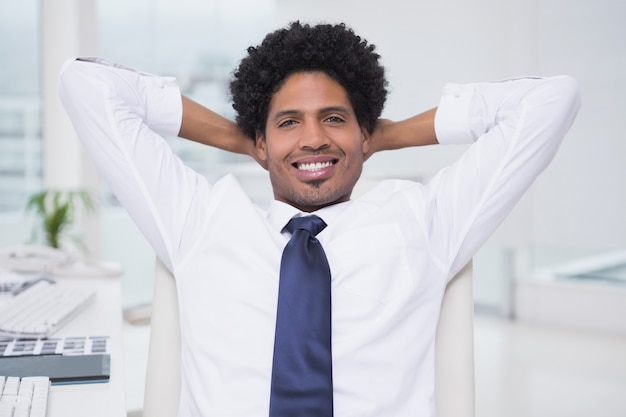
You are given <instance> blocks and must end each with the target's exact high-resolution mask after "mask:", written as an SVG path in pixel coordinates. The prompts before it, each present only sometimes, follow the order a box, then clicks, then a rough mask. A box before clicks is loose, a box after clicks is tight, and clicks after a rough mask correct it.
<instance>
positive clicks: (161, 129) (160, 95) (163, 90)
mask: <svg viewBox="0 0 626 417" xmlns="http://www.w3.org/2000/svg"><path fill="white" fill-rule="evenodd" d="M145 81H146V85H147V86H148V87H149V88H147V92H148V108H147V109H146V110H147V111H146V116H145V122H146V124H147V125H148V126H150V129H152V130H154V131H155V132H156V133H158V134H159V135H161V136H178V133H179V132H180V127H181V124H182V120H183V102H182V97H181V93H180V88H179V87H178V83H177V82H176V79H175V78H173V77H157V76H154V75H147V76H146V77H145Z"/></svg>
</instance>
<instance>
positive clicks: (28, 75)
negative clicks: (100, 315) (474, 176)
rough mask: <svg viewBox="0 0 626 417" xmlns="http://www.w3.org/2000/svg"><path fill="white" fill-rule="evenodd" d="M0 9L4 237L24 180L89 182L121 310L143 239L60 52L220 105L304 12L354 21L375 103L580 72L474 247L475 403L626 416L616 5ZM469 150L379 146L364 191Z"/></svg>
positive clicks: (60, 184)
mask: <svg viewBox="0 0 626 417" xmlns="http://www.w3.org/2000/svg"><path fill="white" fill-rule="evenodd" d="M0 6H2V10H3V13H0V248H2V247H10V246H12V245H20V244H23V243H25V242H27V241H28V239H29V237H30V231H31V228H32V226H33V219H32V218H31V217H30V216H28V215H26V214H25V212H24V207H25V204H26V201H27V199H28V197H29V196H30V195H32V194H33V193H35V192H38V191H40V190H43V189H48V188H78V187H81V188H86V189H90V190H92V191H94V193H95V194H97V195H98V200H99V209H98V210H97V212H96V213H95V214H93V215H89V216H85V218H84V219H83V220H82V222H81V225H80V232H81V234H82V236H83V239H84V241H85V243H86V245H87V247H88V250H89V252H88V253H89V254H90V255H89V256H92V257H94V258H96V259H101V260H109V261H114V262H117V263H119V264H120V265H121V266H122V267H123V268H124V271H125V274H124V276H123V278H122V289H123V294H122V297H123V298H122V299H123V304H124V307H125V308H132V307H135V306H138V305H142V304H145V303H149V302H150V299H151V291H152V283H153V282H152V275H153V271H154V252H153V251H152V250H151V248H150V247H149V246H148V245H147V243H146V242H145V240H144V239H143V237H142V236H141V235H140V234H139V232H138V231H137V229H136V228H135V226H134V225H133V224H132V222H131V221H130V219H129V218H128V216H127V215H126V213H125V212H124V211H123V209H122V208H121V207H119V205H118V204H117V202H116V200H115V198H114V197H113V196H112V195H111V194H110V192H109V191H108V189H107V187H106V184H103V183H101V182H100V181H99V179H98V177H97V175H96V173H95V172H94V170H93V167H92V166H91V164H90V163H89V161H88V160H86V159H85V158H84V155H83V154H82V150H81V148H80V146H79V144H78V143H77V139H76V137H75V134H74V132H73V129H72V127H71V125H70V124H69V121H68V120H67V118H66V116H65V114H64V112H63V110H62V108H61V107H60V104H59V102H58V99H57V95H56V79H57V77H58V73H59V70H60V68H61V66H62V64H63V62H64V61H65V60H66V59H68V58H71V57H73V56H76V55H100V56H104V57H106V58H108V59H110V60H113V61H117V62H120V63H122V64H124V65H127V66H131V67H135V68H137V69H141V70H143V71H147V72H152V73H157V74H161V75H170V76H175V77H176V78H177V79H178V81H179V83H180V85H181V88H182V90H183V93H185V94H186V95H189V96H191V97H192V98H194V99H195V100H197V101H199V102H201V103H203V104H205V105H207V106H208V107H210V108H212V109H213V110H215V111H217V112H218V113H221V114H223V115H224V116H226V117H229V118H232V117H234V115H233V111H232V109H231V107H230V103H229V98H228V81H229V78H230V75H231V72H232V70H233V69H234V68H235V67H236V65H237V63H238V61H239V59H241V58H242V57H243V56H244V54H245V50H246V48H247V47H248V46H249V45H256V44H258V43H259V42H260V41H261V39H262V37H263V36H264V35H265V34H266V33H267V32H268V31H271V30H274V29H275V28H277V27H280V26H284V25H286V24H287V23H288V22H289V21H292V20H296V19H300V20H302V21H306V22H311V23H316V22H331V23H337V22H346V23H347V24H348V25H349V26H351V27H352V28H353V29H354V30H355V31H356V32H357V33H358V34H360V35H361V36H362V37H364V38H365V39H367V40H368V41H369V42H371V43H374V44H375V45H376V46H377V48H378V51H379V53H380V54H381V55H382V62H383V65H384V66H385V67H386V69H387V73H388V79H389V83H390V96H389V99H388V104H387V107H386V109H385V112H384V114H383V116H384V117H386V118H391V119H402V118H405V117H409V116H411V115H414V114H416V113H418V112H421V111H423V110H426V109H428V108H431V107H433V106H435V105H436V104H437V102H438V99H439V94H440V91H441V88H442V87H443V85H444V84H445V83H447V82H470V81H482V80H492V79H502V78H509V77H516V76H522V75H556V74H569V75H572V76H574V77H575V78H576V79H578V81H579V83H580V87H581V92H582V103H583V104H582V108H581V111H580V113H579V116H578V118H577V120H576V122H575V123H574V125H573V127H572V129H571V131H570V133H569V134H568V136H567V138H566V140H565V142H564V144H563V146H562V149H561V151H560V153H559V154H558V155H557V157H556V159H555V160H554V162H553V163H552V165H551V166H550V167H549V168H548V169H547V171H546V172H545V173H544V174H542V175H541V177H540V178H539V179H538V180H537V181H536V182H535V184H534V185H533V186H532V188H531V189H530V191H529V192H528V193H527V195H526V196H525V197H524V198H523V200H522V201H521V202H520V204H519V205H518V206H517V208H516V209H515V210H514V212H513V213H512V214H511V215H510V216H509V218H508V219H507V220H506V221H505V223H504V224H503V225H502V226H501V227H500V228H499V229H498V231H497V233H496V234H495V235H494V236H493V237H492V238H491V239H490V241H489V242H488V243H487V245H485V247H484V249H483V250H481V252H480V253H478V254H477V256H476V258H475V263H474V266H475V304H476V311H477V323H476V357H477V370H476V372H477V415H478V416H479V417H481V416H484V417H486V416H491V415H494V416H495V415H499V416H502V415H506V416H516V415H520V416H522V415H524V416H544V415H545V416H548V415H549V416H559V415H562V416H578V415H580V416H583V415H588V414H589V413H592V414H593V415H602V416H625V415H626V396H624V395H623V393H624V392H626V164H625V163H624V158H625V155H626V140H625V139H626V137H625V135H626V133H625V132H626V129H625V126H624V124H625V123H626V101H625V100H624V97H626V84H622V83H623V82H624V81H623V80H622V78H623V74H626V44H625V41H626V25H624V24H623V22H624V21H625V20H626V3H624V2H623V1H621V0H597V1H594V2H587V1H582V0H518V1H500V0H475V1H469V2H468V1H463V0H443V1H438V2H433V1H430V2H426V1H419V0H418V1H413V2H406V1H404V0H402V1H401V0H387V1H385V2H374V1H363V0H360V1H356V0H344V1H329V0H318V1H315V2H311V1H304V0H289V1H287V0H21V1H20V2H13V1H11V2H9V0H0ZM168 140H170V142H171V145H172V147H173V148H174V149H175V150H176V152H177V153H178V154H179V155H180V156H181V158H183V159H184V160H185V161H186V162H187V163H188V164H189V165H190V166H192V167H193V168H194V169H196V170H198V171H199V172H201V173H203V174H204V175H206V176H207V177H208V178H210V179H216V178H218V177H220V176H222V175H224V174H225V173H226V172H233V173H235V175H236V176H237V177H238V178H239V179H240V181H241V182H242V183H243V184H244V186H245V187H246V188H247V189H248V191H249V193H250V195H251V196H252V197H253V199H254V200H255V201H257V202H258V203H259V204H260V205H262V206H264V205H266V204H267V203H268V202H269V200H270V199H271V191H270V188H269V182H268V179H267V176H266V173H265V172H264V171H263V170H261V169H260V168H259V167H257V166H256V165H255V164H254V163H253V162H251V161H250V160H249V159H247V158H245V157H241V156H235V155H230V154H227V153H224V152H221V151H217V150H215V149H210V148H206V147H202V146H199V145H195V144H191V143H187V142H185V141H183V140H180V139H176V138H168ZM463 150H464V148H463V146H455V147H430V148H420V149H410V150H403V151H401V152H388V153H383V154H377V155H375V156H374V157H373V158H371V159H370V160H369V161H368V163H367V164H366V165H367V166H366V168H365V172H364V176H363V180H362V181H361V183H360V185H359V187H358V189H357V191H358V192H361V191H363V190H365V189H367V188H368V187H369V186H371V185H372V184H374V183H375V182H377V181H379V180H380V179H382V178H385V177H403V178H410V179H415V180H418V181H428V179H429V178H430V177H431V176H432V175H433V174H434V173H435V172H437V171H438V170H439V169H441V168H442V167H444V166H446V165H447V164H449V163H450V162H451V161H453V160H454V159H455V158H457V157H458V156H459V155H460V154H461V153H462V152H463ZM147 332H149V327H144V328H142V329H136V328H129V333H128V338H129V340H130V341H133V343H132V344H133V345H135V346H142V343H144V341H145V340H146V334H147ZM129 344H131V343H129ZM128 355H131V356H132V355H138V356H140V354H139V353H137V351H136V350H135V351H132V350H131V351H130V352H129V353H128ZM127 363H131V361H127ZM138 363H141V361H138ZM142 372H143V371H142V369H141V367H140V366H139V368H138V369H137V370H132V369H131V370H129V376H128V379H129V383H128V382H127V386H128V387H127V388H128V390H129V393H128V403H129V409H134V408H137V407H140V403H141V395H142V389H143V387H142V382H141V381H142V380H141V378H142V375H143V374H142ZM133 378H135V379H133Z"/></svg>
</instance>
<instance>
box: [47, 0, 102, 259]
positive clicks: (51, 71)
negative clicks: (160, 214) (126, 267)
mask: <svg viewBox="0 0 626 417" xmlns="http://www.w3.org/2000/svg"><path fill="white" fill-rule="evenodd" d="M40 1H41V2H40V5H41V37H42V38H41V39H42V43H41V44H42V56H41V62H42V83H43V85H42V91H43V121H44V123H43V163H44V181H43V182H44V186H45V187H46V188H56V189H76V188H83V189H87V190H90V192H92V194H93V195H94V196H97V195H98V180H97V175H96V173H95V169H94V168H93V166H92V165H91V164H90V163H89V160H88V159H87V158H86V157H85V155H84V153H83V150H82V148H81V145H80V144H79V142H78V139H77V137H76V133H75V132H74V128H73V127H72V124H71V122H70V120H69V118H68V116H67V115H66V113H65V111H64V109H63V107H62V105H61V103H60V101H59V98H58V92H57V84H58V77H59V72H60V70H61V67H62V66H63V63H64V62H65V61H66V60H67V59H69V58H71V57H74V56H78V55H97V47H98V45H97V16H96V1H95V0H40ZM98 223H99V222H98V218H97V216H85V217H84V219H83V221H82V222H81V224H80V227H79V229H81V230H79V233H80V234H81V235H82V236H83V242H84V243H85V244H86V246H87V249H88V251H89V253H91V254H93V255H96V256H97V253H98V245H97V242H98V241H99V236H98V227H97V225H98Z"/></svg>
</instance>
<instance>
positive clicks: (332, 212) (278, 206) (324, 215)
mask: <svg viewBox="0 0 626 417" xmlns="http://www.w3.org/2000/svg"><path fill="white" fill-rule="evenodd" d="M351 203H352V200H350V201H346V202H344V203H338V204H333V205H330V206H326V207H324V208H321V209H319V210H317V211H314V212H312V213H303V212H301V211H300V210H298V209H297V208H295V207H293V206H290V205H289V204H287V203H283V202H282V201H277V200H272V202H271V203H270V207H269V210H268V215H267V217H268V221H269V223H270V224H271V225H272V227H273V228H274V229H275V230H276V231H277V232H278V233H281V232H282V230H283V228H284V227H285V225H286V224H287V222H288V221H289V220H290V219H291V218H292V217H295V216H298V215H301V216H306V215H309V214H315V215H317V216H319V217H320V218H321V219H322V220H324V222H325V223H326V224H327V225H329V226H330V225H332V224H335V223H336V222H335V220H336V219H337V218H338V217H339V215H340V214H341V213H342V212H343V211H344V210H345V209H346V208H347V207H348V206H349V205H350V204H351ZM322 233H324V231H322Z"/></svg>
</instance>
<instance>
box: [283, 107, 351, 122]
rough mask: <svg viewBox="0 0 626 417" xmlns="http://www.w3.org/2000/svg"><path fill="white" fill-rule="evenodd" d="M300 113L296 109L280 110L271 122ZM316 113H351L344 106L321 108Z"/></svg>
mask: <svg viewBox="0 0 626 417" xmlns="http://www.w3.org/2000/svg"><path fill="white" fill-rule="evenodd" d="M301 113H302V111H301V110H296V109H290V110H282V111H279V112H278V113H276V114H275V115H274V117H272V120H277V119H280V118H281V117H285V116H293V115H297V114H301ZM318 113H343V114H352V112H351V111H350V110H349V109H348V108H347V107H344V106H329V107H323V108H321V109H319V110H318Z"/></svg>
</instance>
